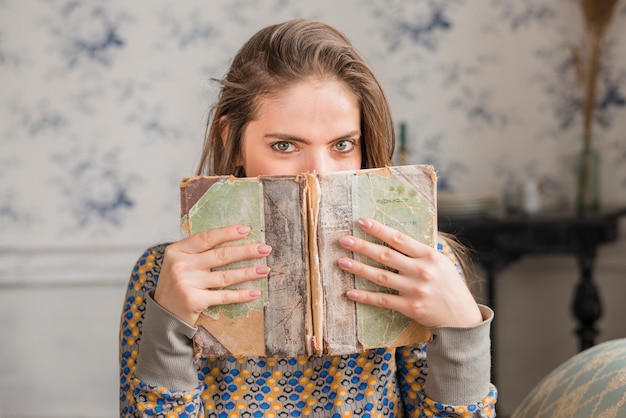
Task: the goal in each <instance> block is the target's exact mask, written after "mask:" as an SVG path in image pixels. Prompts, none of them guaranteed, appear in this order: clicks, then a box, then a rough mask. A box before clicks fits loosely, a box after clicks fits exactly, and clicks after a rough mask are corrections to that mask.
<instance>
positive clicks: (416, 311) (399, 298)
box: [338, 218, 482, 327]
mask: <svg viewBox="0 0 626 418" xmlns="http://www.w3.org/2000/svg"><path fill="white" fill-rule="evenodd" d="M359 225H360V227H361V229H362V230H363V231H365V232H366V233H367V234H370V235H372V236H374V237H376V238H379V239H380V240H382V241H383V242H385V243H386V244H388V245H389V246H390V247H391V248H389V247H386V246H383V245H378V244H374V243H371V242H368V241H365V240H363V239H359V238H355V237H352V236H347V237H342V238H341V239H340V240H339V243H340V244H341V246H342V247H344V248H346V249H348V250H351V251H353V252H356V253H359V254H362V255H364V256H366V257H368V258H371V259H372V260H375V261H377V262H379V263H381V264H383V265H385V266H388V267H390V268H392V269H394V270H396V271H397V273H394V272H392V271H388V270H385V269H381V268H377V267H373V266H369V265H366V264H363V263H361V262H358V261H356V260H353V259H351V258H341V259H339V261H338V263H339V266H340V267H341V268H342V269H343V270H346V271H348V272H350V273H353V274H355V275H357V276H360V277H363V278H365V279H367V280H370V281H371V282H373V283H376V284H378V285H381V286H384V287H388V288H391V289H395V290H397V291H398V294H397V295H394V294H388V293H378V292H369V291H365V290H357V289H354V290H350V291H349V292H348V297H349V298H350V299H352V300H354V301H357V302H359V303H366V304H369V305H374V306H380V307H384V308H389V309H393V310H396V311H398V312H400V313H402V314H404V315H405V316H408V317H409V318H412V319H414V320H416V321H417V322H419V323H420V324H422V325H424V326H426V327H436V326H472V325H476V324H478V323H480V322H482V315H481V313H480V311H479V309H478V305H477V304H476V301H475V300H474V297H473V296H472V294H471V292H470V291H469V289H468V287H467V285H466V283H465V281H464V280H463V279H462V278H461V277H460V276H459V272H458V271H457V267H456V266H455V265H454V263H452V261H451V260H450V259H449V258H448V257H446V256H445V255H443V254H441V253H440V252H439V251H437V250H436V249H434V248H432V247H430V246H428V245H425V244H423V243H421V242H419V241H417V240H415V239H413V238H411V237H409V236H407V235H405V234H402V233H401V232H399V231H397V230H395V229H393V228H390V227H387V226H384V225H383V224H381V223H379V222H376V221H374V220H371V219H367V218H365V219H359Z"/></svg>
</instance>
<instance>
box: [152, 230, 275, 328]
mask: <svg viewBox="0 0 626 418" xmlns="http://www.w3.org/2000/svg"><path fill="white" fill-rule="evenodd" d="M249 232H250V227H248V226H245V225H232V226H228V227H224V228H219V229H213V230H209V231H204V232H199V233H197V234H194V235H190V236H189V237H187V238H185V239H182V240H181V241H178V242H176V243H173V244H171V245H169V246H168V247H167V248H166V249H165V256H164V259H163V265H162V266H161V272H160V275H159V281H158V282H157V287H156V291H155V293H154V300H155V301H156V302H157V303H158V304H159V305H161V306H162V307H163V308H165V309H167V310H168V311H169V312H171V313H172V314H174V315H176V316H177V317H178V318H180V319H181V320H183V321H185V322H186V323H188V324H189V325H194V324H195V323H196V321H197V319H198V316H199V315H200V313H201V312H202V311H204V310H205V309H206V308H207V307H209V306H214V305H226V304H230V303H241V302H249V301H251V300H254V299H257V298H258V297H259V296H260V292H259V291H258V290H250V289H239V290H225V289H221V288H222V287H225V286H230V285H233V284H236V283H241V282H246V281H250V280H256V279H260V278H263V277H265V276H267V274H268V273H269V268H268V267H267V266H264V265H257V266H250V267H245V268H240V269H235V270H218V271H212V269H213V268H215V267H221V266H224V265H226V264H230V263H233V262H236V261H241V260H251V259H256V258H262V257H266V256H267V255H268V254H269V253H270V252H271V251H272V248H271V247H270V246H269V245H267V244H258V243H257V244H242V245H230V246H221V247H218V248H215V247H216V246H218V245H219V244H223V243H226V242H230V241H236V240H238V239H242V238H244V237H246V236H247V235H248V234H249Z"/></svg>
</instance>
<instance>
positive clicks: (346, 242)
mask: <svg viewBox="0 0 626 418" xmlns="http://www.w3.org/2000/svg"><path fill="white" fill-rule="evenodd" d="M339 243H340V244H341V245H343V246H344V247H352V246H353V245H354V238H351V237H341V238H339Z"/></svg>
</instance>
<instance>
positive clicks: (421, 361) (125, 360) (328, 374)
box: [120, 243, 497, 418]
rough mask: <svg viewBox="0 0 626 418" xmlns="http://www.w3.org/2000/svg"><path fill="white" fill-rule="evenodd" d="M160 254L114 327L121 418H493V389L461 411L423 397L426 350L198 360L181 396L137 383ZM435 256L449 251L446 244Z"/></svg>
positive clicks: (138, 268) (148, 263)
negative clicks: (192, 383) (193, 379)
mask: <svg viewBox="0 0 626 418" xmlns="http://www.w3.org/2000/svg"><path fill="white" fill-rule="evenodd" d="M166 246H167V245H166V244H164V245H159V246H155V247H153V248H150V249H148V250H147V251H146V252H145V253H144V254H143V255H142V256H141V257H140V258H139V260H138V261H137V263H136V265H135V267H134V269H133V271H132V274H131V278H130V282H129V285H128V290H127V295H126V299H125V302H124V306H123V312H122V318H121V326H120V415H121V416H124V417H126V416H157V417H201V416H211V417H224V418H226V417H228V418H230V417H250V418H254V417H259V418H260V417H270V418H278V417H305V416H308V417H337V418H339V417H342V418H348V417H402V416H409V417H423V416H436V417H451V416H454V417H491V416H495V402H496V398H497V392H496V389H495V387H493V386H492V385H490V387H489V390H488V391H487V392H488V393H485V394H484V397H483V398H482V399H477V400H476V402H475V403H471V404H466V405H444V404H441V403H438V402H436V401H434V400H432V399H429V398H428V397H427V396H426V394H425V391H424V383H425V382H426V377H427V375H428V366H427V363H426V346H427V344H418V345H416V346H414V347H402V348H398V349H375V350H369V351H366V352H364V353H358V354H350V355H342V356H323V357H300V358H265V357H245V358H201V359H200V361H199V362H197V364H196V365H197V376H198V385H197V387H196V388H195V389H190V390H186V391H174V390H171V389H170V388H165V387H160V386H156V385H151V384H149V383H147V382H143V381H141V380H139V379H138V378H136V377H135V376H134V371H135V367H136V360H137V357H138V354H139V344H140V342H141V332H142V323H143V320H144V314H145V311H146V303H147V300H148V298H151V296H150V291H151V290H152V289H154V288H155V286H156V282H157V280H158V277H159V271H160V266H161V263H162V260H163V253H164V249H165V247H166ZM438 248H439V250H440V252H443V253H446V254H447V253H449V251H450V250H449V248H448V247H447V245H446V244H445V243H440V244H439V246H438ZM151 303H155V302H154V301H151ZM190 345H191V341H190Z"/></svg>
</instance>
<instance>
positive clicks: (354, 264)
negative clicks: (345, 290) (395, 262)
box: [337, 257, 407, 293]
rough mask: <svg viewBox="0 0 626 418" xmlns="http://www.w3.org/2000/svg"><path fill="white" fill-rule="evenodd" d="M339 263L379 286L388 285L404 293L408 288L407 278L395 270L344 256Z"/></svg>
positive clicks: (344, 268) (342, 267)
mask: <svg viewBox="0 0 626 418" xmlns="http://www.w3.org/2000/svg"><path fill="white" fill-rule="evenodd" d="M337 263H338V264H339V267H341V269H342V270H345V271H347V272H349V273H352V274H354V275H356V276H359V277H362V278H364V279H366V280H369V281H370V282H372V283H374V284H377V285H379V286H383V287H387V288H390V289H394V290H397V291H398V292H400V293H403V292H405V291H406V290H407V287H406V286H405V283H406V279H403V278H402V277H401V276H400V275H398V274H397V273H395V272H393V271H389V270H386V269H382V268H378V267H374V266H370V265H368V264H364V263H361V262H359V261H357V260H353V259H351V258H347V257H342V258H340V259H339V260H338V261H337Z"/></svg>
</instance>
